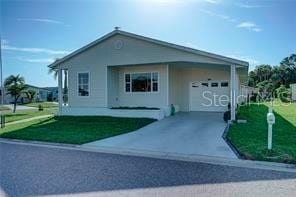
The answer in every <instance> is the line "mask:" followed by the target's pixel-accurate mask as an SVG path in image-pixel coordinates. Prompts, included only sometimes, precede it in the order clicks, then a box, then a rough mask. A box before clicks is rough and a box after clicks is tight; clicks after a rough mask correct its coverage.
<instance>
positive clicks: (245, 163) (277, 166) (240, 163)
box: [0, 138, 296, 173]
mask: <svg viewBox="0 0 296 197" xmlns="http://www.w3.org/2000/svg"><path fill="white" fill-rule="evenodd" d="M0 142H2V143H7V144H19V145H27V146H36V147H46V148H56V149H65V150H76V151H85V152H97V153H107V154H117V155H124V156H137V157H148V158H155V159H167V160H178V161H187V162H198V163H207V164H213V165H225V166H233V167H244V168H253V169H261V170H273V171H282V172H293V173H296V165H294V164H284V163H275V162H267V161H252V160H240V159H231V158H222V157H210V156H203V155H192V154H187V155H185V154H176V153H167V152H154V151H144V150H134V149H120V150H118V149H114V148H110V147H91V146H84V145H72V144H59V143H50V142H40V141H25V140H16V139H4V138H0Z"/></svg>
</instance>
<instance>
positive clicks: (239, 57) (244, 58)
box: [227, 55, 259, 66]
mask: <svg viewBox="0 0 296 197" xmlns="http://www.w3.org/2000/svg"><path fill="white" fill-rule="evenodd" d="M227 57H230V58H234V59H239V60H243V61H246V62H249V64H250V65H251V66H255V65H257V64H259V61H258V60H256V59H254V58H251V57H249V56H238V55H227Z"/></svg>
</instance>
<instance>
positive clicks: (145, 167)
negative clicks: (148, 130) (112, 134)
mask: <svg viewBox="0 0 296 197" xmlns="http://www.w3.org/2000/svg"><path fill="white" fill-rule="evenodd" d="M0 154H1V155H0V167H1V168H0V170H1V178H0V184H1V187H0V196H1V195H2V196H39V195H53V196H63V195H65V196H66V195H71V196H170V197H171V196H295V195H296V173H291V172H279V171H271V170H259V169H249V168H241V167H230V166H222V165H212V164H205V163H194V162H183V161H173V160H161V159H152V158H144V157H134V156H122V155H115V154H102V153H95V152H84V151H78V150H66V149H60V148H47V147H37V146H31V145H21V144H8V143H3V142H1V143H0Z"/></svg>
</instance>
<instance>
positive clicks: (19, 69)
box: [0, 0, 296, 86]
mask: <svg viewBox="0 0 296 197" xmlns="http://www.w3.org/2000/svg"><path fill="white" fill-rule="evenodd" d="M0 5H1V40H2V56H3V65H4V69H3V71H4V77H7V76H8V75H10V74H21V75H22V76H24V77H25V80H26V82H27V83H29V84H32V85H37V86H55V85H56V84H57V82H56V81H55V80H54V79H53V77H52V76H51V75H48V73H47V71H48V68H47V65H48V64H50V63H51V62H52V61H53V60H54V58H58V57H63V56H64V55H66V54H68V53H69V52H71V51H73V50H76V49H78V48H80V47H82V46H84V45H85V44H87V43H89V42H91V41H93V40H95V39H97V38H99V37H101V36H103V35H104V34H106V33H108V32H110V31H112V30H113V29H114V27H115V26H120V27H121V28H122V30H124V31H129V32H133V33H136V34H140V35H144V36H148V37H152V38H156V39H161V40H164V41H168V42H173V43H176V44H181V45H185V46H189V47H192V48H197V49H200V50H206V51H209V52H213V53H218V54H221V55H225V56H230V57H234V58H239V59H243V60H247V61H249V62H250V64H251V69H252V68H254V65H257V64H271V65H277V64H278V63H279V62H280V61H281V60H282V59H283V58H284V57H286V56H288V55H290V54H292V53H295V52H296V38H295V35H296V17H295V7H296V1H294V0H276V1H258V0H257V1H246V0H241V1H238V0H235V1H230V0H187V1H186V0H150V1H149V0H125V1H124V0H117V1H115V0H97V1H94V0H84V1H82V0H81V1H79V0H74V1H70V0H64V1H61V0H60V1H54V0H51V1H48V0H47V1H46V0H43V1H37V0H36V1H21V0H17V1H13V0H9V1H8V0H2V1H1V2H0Z"/></svg>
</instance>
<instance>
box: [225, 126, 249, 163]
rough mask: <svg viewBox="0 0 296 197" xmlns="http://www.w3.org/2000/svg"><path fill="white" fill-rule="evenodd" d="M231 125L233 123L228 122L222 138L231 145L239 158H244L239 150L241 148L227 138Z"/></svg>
mask: <svg viewBox="0 0 296 197" xmlns="http://www.w3.org/2000/svg"><path fill="white" fill-rule="evenodd" d="M230 126H231V123H229V122H228V123H227V126H226V128H225V130H224V132H223V135H222V138H223V140H224V141H225V142H226V144H227V145H228V146H229V147H230V149H231V150H232V152H234V154H235V155H236V156H237V157H238V158H239V159H244V158H243V157H242V154H241V153H240V152H239V150H238V149H237V148H236V147H235V146H234V144H233V143H232V142H231V141H230V140H229V139H227V133H228V131H229V128H230Z"/></svg>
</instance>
